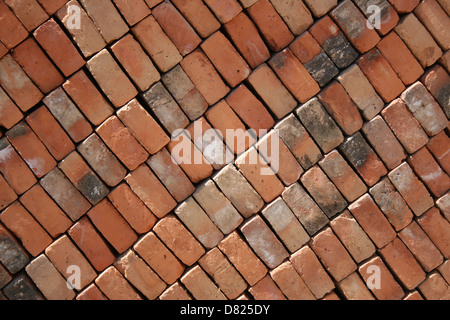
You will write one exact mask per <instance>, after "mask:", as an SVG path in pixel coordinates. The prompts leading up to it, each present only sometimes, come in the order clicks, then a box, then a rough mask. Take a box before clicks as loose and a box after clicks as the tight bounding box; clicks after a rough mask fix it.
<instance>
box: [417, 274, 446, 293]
mask: <svg viewBox="0 0 450 320" xmlns="http://www.w3.org/2000/svg"><path fill="white" fill-rule="evenodd" d="M419 290H420V292H421V293H422V294H423V296H424V297H425V299H427V300H448V299H450V287H449V285H448V283H447V282H446V281H445V280H444V279H443V278H442V277H441V276H440V275H439V274H438V273H437V272H433V274H431V275H430V276H429V277H428V278H427V280H426V281H424V282H423V283H422V284H421V285H420V286H419Z"/></svg>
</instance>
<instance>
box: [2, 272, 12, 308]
mask: <svg viewBox="0 0 450 320" xmlns="http://www.w3.org/2000/svg"><path fill="white" fill-rule="evenodd" d="M11 280H12V276H11V275H10V274H9V273H8V271H6V269H5V268H3V266H0V288H3V287H4V286H6V285H7V284H8V283H9V282H10V281H11ZM5 299H6V298H3V300H5Z"/></svg>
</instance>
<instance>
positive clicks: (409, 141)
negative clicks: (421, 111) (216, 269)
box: [381, 99, 428, 154]
mask: <svg viewBox="0 0 450 320" xmlns="http://www.w3.org/2000/svg"><path fill="white" fill-rule="evenodd" d="M381 114H382V115H383V117H384V119H385V120H386V122H387V124H388V125H389V127H390V128H391V129H392V131H393V132H394V133H395V135H396V136H397V138H398V139H399V140H400V142H401V143H402V145H403V147H404V148H405V150H406V151H407V152H408V153H409V154H411V153H414V152H416V151H417V150H419V149H420V148H421V147H423V146H424V145H425V144H426V143H427V142H428V137H427V135H426V133H425V131H424V130H423V129H422V127H421V126H420V124H419V123H418V122H417V120H416V118H414V116H413V115H412V114H411V112H410V111H409V110H408V108H407V107H406V104H405V103H404V102H403V101H402V100H401V99H396V100H394V101H393V102H391V103H390V104H389V105H388V106H387V107H386V108H385V109H384V110H383V111H382V113H381Z"/></svg>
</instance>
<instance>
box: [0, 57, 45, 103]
mask: <svg viewBox="0 0 450 320" xmlns="http://www.w3.org/2000/svg"><path fill="white" fill-rule="evenodd" d="M0 81H1V83H2V87H3V89H4V90H5V91H6V93H8V95H9V96H10V97H11V99H12V100H13V101H14V102H15V103H16V105H17V106H18V107H19V108H20V110H22V111H27V110H29V109H30V108H31V107H33V106H35V105H36V104H37V103H38V102H39V101H40V100H41V99H42V97H43V95H42V93H41V92H40V91H39V89H38V88H37V87H36V86H35V85H34V83H33V82H32V81H31V80H30V78H29V77H28V76H27V75H26V74H25V72H24V71H23V70H22V68H21V67H20V66H19V64H18V63H17V62H16V61H15V60H14V58H13V57H12V56H11V55H10V54H7V55H5V56H4V57H3V58H2V59H0Z"/></svg>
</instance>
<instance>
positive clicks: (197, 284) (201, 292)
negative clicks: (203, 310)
mask: <svg viewBox="0 0 450 320" xmlns="http://www.w3.org/2000/svg"><path fill="white" fill-rule="evenodd" d="M181 282H182V283H183V284H184V285H185V287H186V288H187V289H188V290H189V292H190V293H191V294H192V296H193V297H194V298H195V299H197V300H227V298H226V297H225V295H224V294H223V293H222V291H221V290H220V289H219V288H217V286H216V285H215V284H214V283H213V282H212V281H211V279H210V278H208V276H207V274H206V273H205V272H204V271H203V270H202V268H200V267H199V266H195V267H194V268H192V269H191V270H189V271H188V272H187V273H186V274H185V275H183V277H182V278H181Z"/></svg>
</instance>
